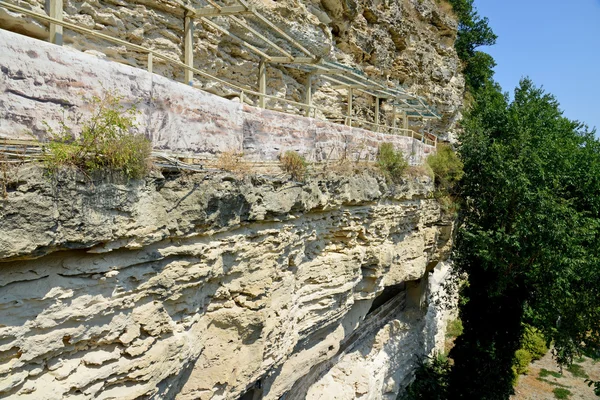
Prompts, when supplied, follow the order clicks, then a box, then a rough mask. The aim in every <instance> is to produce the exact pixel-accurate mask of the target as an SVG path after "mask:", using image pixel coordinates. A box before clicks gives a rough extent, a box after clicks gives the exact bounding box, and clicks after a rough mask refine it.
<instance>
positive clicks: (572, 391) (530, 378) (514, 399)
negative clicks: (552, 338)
mask: <svg viewBox="0 0 600 400" xmlns="http://www.w3.org/2000/svg"><path fill="white" fill-rule="evenodd" d="M575 365H576V366H575V367H572V368H570V370H568V369H567V368H564V369H563V370H562V371H561V369H560V368H559V367H558V366H557V365H556V362H555V361H554V359H553V358H552V352H548V353H547V354H546V355H545V356H544V357H543V358H542V359H541V360H538V361H534V362H533V363H531V365H530V366H529V373H528V374H527V375H521V376H520V377H519V383H518V384H517V386H516V387H515V395H514V396H511V400H546V399H569V400H578V399H585V400H600V397H597V396H596V395H595V394H594V391H593V390H592V388H590V387H588V385H587V384H586V383H585V377H584V376H582V375H583V374H585V375H587V376H589V379H592V380H596V381H598V380H600V361H594V360H592V359H590V358H587V357H582V358H580V359H576V360H575ZM577 366H579V367H577ZM573 372H574V373H575V375H574V374H573ZM576 375H579V376H576ZM555 391H558V393H555Z"/></svg>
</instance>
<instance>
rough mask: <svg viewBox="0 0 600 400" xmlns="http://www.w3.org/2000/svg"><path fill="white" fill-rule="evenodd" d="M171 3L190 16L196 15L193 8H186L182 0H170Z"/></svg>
mask: <svg viewBox="0 0 600 400" xmlns="http://www.w3.org/2000/svg"><path fill="white" fill-rule="evenodd" d="M172 1H173V2H174V3H175V4H177V5H178V6H179V7H181V8H183V10H184V11H187V12H188V13H190V14H191V15H194V14H195V13H196V10H195V9H194V8H193V7H190V6H188V5H187V4H185V3H184V2H183V1H182V0H172Z"/></svg>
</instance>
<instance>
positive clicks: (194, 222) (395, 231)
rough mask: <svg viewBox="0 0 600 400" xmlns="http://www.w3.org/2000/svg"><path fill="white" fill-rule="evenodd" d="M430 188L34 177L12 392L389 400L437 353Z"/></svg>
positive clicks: (6, 247) (10, 287)
mask: <svg viewBox="0 0 600 400" xmlns="http://www.w3.org/2000/svg"><path fill="white" fill-rule="evenodd" d="M432 189H433V188H432V182H431V180H430V179H429V178H407V179H406V181H405V182H404V183H403V184H401V185H397V186H395V187H394V186H388V185H387V184H386V183H385V181H384V180H382V179H381V178H378V177H377V176H375V175H373V174H372V173H370V172H368V171H364V172H363V173H362V174H358V175H353V176H348V177H342V176H334V175H323V176H320V177H315V178H312V179H310V180H309V181H307V182H306V183H305V184H299V183H297V182H290V181H286V180H280V179H273V178H266V177H260V176H253V177H246V178H243V179H242V178H239V179H238V178H234V177H232V176H230V175H228V174H214V173H213V174H208V173H206V174H202V173H198V174H193V175H186V176H176V175H170V176H169V175H166V176H163V175H161V174H160V173H155V174H154V175H153V176H152V177H150V178H147V179H146V180H145V181H138V182H133V183H129V184H123V183H109V182H104V183H102V182H97V183H95V184H94V185H91V184H90V183H88V182H86V181H83V180H80V179H77V177H55V178H53V179H50V178H48V177H44V176H42V175H41V174H40V171H39V170H38V169H36V168H33V167H30V168H26V169H23V170H21V171H20V172H19V175H18V176H17V177H15V179H14V180H13V182H12V183H11V184H10V186H9V191H8V195H7V198H5V199H0V237H2V238H3V240H2V241H1V242H0V259H1V263H0V315H1V325H0V357H1V359H2V362H1V363H0V396H2V397H9V398H18V399H91V398H95V399H115V398H118V399H136V398H156V399H169V398H177V399H238V398H242V399H252V398H261V397H260V396H261V395H262V396H263V397H262V398H264V399H279V398H282V396H284V395H285V396H286V397H285V398H286V399H290V398H291V399H296V398H297V399H301V398H308V399H313V398H319V394H320V393H336V394H335V396H334V397H327V398H332V399H333V398H336V399H354V398H364V399H392V398H394V396H395V395H396V393H397V392H398V391H399V390H401V389H402V387H403V385H405V384H406V383H407V381H408V380H410V374H411V370H412V368H413V366H414V362H415V359H416V357H417V356H418V355H419V354H425V353H428V352H429V351H431V347H432V345H431V344H430V343H432V340H430V338H428V334H427V333H425V332H427V326H428V324H429V325H430V324H431V322H430V318H428V317H426V310H425V308H424V307H425V306H426V301H425V296H426V287H427V285H426V283H427V275H428V274H427V271H430V270H432V269H433V267H434V266H435V265H436V264H437V263H438V261H439V260H441V259H443V258H445V257H446V255H447V251H448V248H449V245H450V232H451V225H450V224H449V223H448V222H445V221H444V219H443V218H442V214H441V211H440V207H439V205H438V203H437V202H436V201H435V200H434V199H432V198H431V193H432ZM429 336H431V335H429ZM242 396H243V397H242Z"/></svg>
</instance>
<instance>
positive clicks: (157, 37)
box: [0, 0, 464, 136]
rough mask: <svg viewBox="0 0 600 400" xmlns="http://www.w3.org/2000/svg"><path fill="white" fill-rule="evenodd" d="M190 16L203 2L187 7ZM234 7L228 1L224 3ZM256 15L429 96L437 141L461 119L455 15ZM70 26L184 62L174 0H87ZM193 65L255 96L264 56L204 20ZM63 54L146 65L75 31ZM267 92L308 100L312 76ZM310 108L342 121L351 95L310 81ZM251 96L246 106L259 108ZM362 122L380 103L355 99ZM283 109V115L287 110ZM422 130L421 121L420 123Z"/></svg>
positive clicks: (424, 11) (374, 6)
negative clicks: (434, 111) (306, 93)
mask: <svg viewBox="0 0 600 400" xmlns="http://www.w3.org/2000/svg"><path fill="white" fill-rule="evenodd" d="M12 2H13V3H15V4H17V5H20V6H22V7H25V8H30V9H33V10H35V11H37V12H40V13H44V4H45V3H44V1H43V0H13V1H12ZM188 3H189V4H190V5H191V6H193V7H205V6H206V4H207V3H206V2H204V1H201V0H191V1H189V2H188ZM225 3H228V4H233V2H224V3H222V4H225ZM250 3H251V4H252V5H254V6H256V7H257V9H259V10H260V12H261V13H263V14H264V15H265V16H266V17H267V18H269V19H270V20H271V21H272V22H273V23H275V24H276V25H277V26H279V27H280V28H282V29H283V30H284V31H285V32H287V33H288V34H290V35H291V36H292V37H293V38H294V39H295V40H296V41H298V42H299V43H300V44H301V45H302V46H304V47H305V48H307V49H308V50H310V51H311V52H312V53H313V54H314V55H316V56H317V57H324V58H326V59H329V60H333V61H335V62H339V63H342V64H344V65H347V66H349V67H356V66H358V67H360V68H361V69H362V70H364V71H365V73H366V74H367V75H368V76H370V77H375V78H378V79H380V80H382V81H388V82H389V83H391V84H394V85H396V84H402V85H404V86H405V87H406V89H407V90H408V91H409V92H411V93H414V94H418V95H421V96H424V97H425V98H426V99H427V100H428V101H429V103H430V104H432V105H433V106H435V107H436V108H437V110H438V111H439V112H440V113H441V114H442V115H443V119H442V120H441V121H439V122H435V123H433V126H432V127H431V129H433V131H434V132H435V133H437V134H439V135H442V136H445V135H446V134H448V133H450V134H451V133H452V132H453V130H454V123H455V121H456V120H457V118H459V117H460V113H459V109H460V107H461V105H462V94H463V89H464V79H463V77H462V75H461V73H460V68H461V64H460V61H459V59H458V57H457V55H456V52H455V50H454V46H453V44H454V40H455V37H456V29H457V23H456V20H455V19H454V17H453V15H452V12H451V7H450V6H449V5H448V3H446V2H445V1H436V0H400V1H389V0H322V1H316V0H312V1H311V0H283V1H271V0H255V1H251V2H250ZM64 18H65V20H67V21H70V22H74V23H77V24H79V25H81V26H83V27H86V28H89V29H95V30H98V31H101V32H102V33H105V34H108V35H110V36H113V37H116V38H121V39H123V40H127V41H129V42H131V43H134V44H139V45H143V46H145V47H148V48H151V49H155V50H159V51H160V52H161V53H162V54H164V55H167V56H169V57H172V58H175V59H177V60H182V58H183V48H184V46H183V33H184V30H183V28H184V22H183V21H184V19H183V12H182V9H181V8H180V7H178V6H177V3H176V2H175V1H147V0H143V1H135V2H125V1H120V0H103V1H98V0H91V1H69V2H65V9H64ZM221 18H222V19H219V18H217V19H216V20H215V21H216V22H217V23H218V24H219V25H220V26H222V27H224V28H227V29H229V30H230V32H231V33H233V34H234V35H238V36H240V37H243V38H245V39H247V40H249V41H250V42H251V43H253V44H254V45H255V46H257V47H258V48H260V49H263V50H265V49H266V47H265V43H264V42H262V41H261V40H259V39H258V38H257V37H255V36H253V35H251V34H250V35H249V34H248V33H247V31H246V30H245V29H242V27H241V26H240V25H239V24H236V23H234V22H232V21H231V20H228V19H226V18H223V17H221ZM241 18H242V21H245V22H246V23H247V24H249V25H251V26H252V27H255V28H256V29H258V30H260V32H262V33H264V34H265V35H266V36H267V37H268V38H269V39H271V40H272V41H274V42H276V43H277V44H278V45H280V46H283V47H284V48H285V50H287V51H291V50H292V46H290V44H289V42H287V41H286V40H283V39H282V38H281V37H280V36H277V35H276V34H274V33H273V31H272V30H271V31H269V30H266V29H264V26H263V25H261V24H260V23H259V21H257V20H256V18H253V17H249V16H243V17H241ZM0 28H3V29H7V30H12V31H15V32H18V33H23V34H26V35H29V36H32V37H36V38H41V39H46V38H47V37H48V33H47V25H46V24H45V23H42V22H40V21H37V20H34V19H32V18H30V17H24V16H22V15H20V14H18V13H14V12H10V11H7V10H3V9H1V8H0ZM194 39H195V40H194V66H196V67H197V68H198V69H200V70H203V71H206V72H208V73H210V74H212V75H215V76H217V77H219V78H222V79H225V80H227V81H229V82H234V83H236V84H238V85H241V86H246V87H250V88H254V89H255V90H256V89H257V85H258V83H257V74H258V62H259V56H258V55H257V54H256V53H253V52H252V51H250V50H249V49H248V48H245V47H240V44H239V42H237V41H236V40H235V39H233V38H231V37H229V36H227V35H224V34H222V33H220V32H218V31H216V30H215V29H214V28H211V27H210V26H208V25H206V24H205V23H203V22H200V21H198V22H197V23H196V25H195V30H194ZM64 41H65V45H66V46H69V47H73V48H76V49H79V50H82V51H86V52H89V53H91V54H94V55H97V56H100V57H107V58H109V59H111V60H116V61H119V62H122V63H125V64H128V65H131V66H135V67H139V68H146V65H147V56H146V55H145V54H142V53H136V52H134V51H131V50H128V49H126V48H124V47H123V46H120V45H115V44H110V43H108V44H107V42H105V41H102V40H100V39H95V38H90V37H86V36H83V35H81V34H79V33H75V32H67V33H66V34H65V38H64ZM154 71H155V72H157V73H159V74H161V75H163V76H166V77H167V78H171V79H176V80H179V81H180V82H181V81H183V71H182V69H181V68H180V67H174V66H171V65H167V64H165V63H164V62H162V61H161V60H158V59H156V60H154ZM267 78H268V79H267V93H268V94H271V95H275V96H279V97H283V96H285V97H286V98H288V99H290V100H295V101H300V102H301V101H303V99H304V86H305V81H306V79H307V77H306V74H305V73H303V72H301V71H298V70H297V69H290V68H287V67H285V66H284V65H281V64H271V65H269V66H268V71H267ZM194 83H195V85H196V86H198V87H201V88H202V89H204V90H205V91H208V92H213V93H217V94H220V95H224V96H227V97H234V96H237V94H235V93H234V92H232V91H231V89H228V88H227V87H224V86H222V85H220V84H216V83H214V82H208V81H206V80H203V79H201V78H200V77H198V76H197V75H196V77H195V81H194ZM314 91H315V93H314V102H315V104H317V105H318V106H319V107H321V108H322V109H323V111H322V112H320V114H321V116H325V115H327V116H330V117H331V116H334V115H340V114H343V113H344V112H345V98H346V92H345V91H338V90H334V89H333V87H332V85H331V84H330V83H328V82H326V81H325V80H323V79H320V78H317V77H315V78H314ZM256 100H257V99H256V98H252V97H249V98H248V101H250V102H251V103H252V102H256ZM354 104H355V108H356V115H357V116H360V117H361V118H367V119H369V120H370V121H372V120H373V116H374V110H373V108H374V99H373V97H372V96H370V95H366V94H357V98H356V99H355V103H354ZM279 106H281V107H283V108H286V107H290V106H286V105H284V104H283V103H282V104H280V105H279ZM391 117H392V114H391V109H390V107H389V106H386V103H385V102H384V103H383V105H382V109H381V118H382V120H384V121H388V123H389V120H390V118H391ZM415 124H416V125H418V123H417V122H415Z"/></svg>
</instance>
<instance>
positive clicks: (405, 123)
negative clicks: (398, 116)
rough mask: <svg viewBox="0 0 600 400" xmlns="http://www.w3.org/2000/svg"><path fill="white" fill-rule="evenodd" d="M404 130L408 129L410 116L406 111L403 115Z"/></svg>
mask: <svg viewBox="0 0 600 400" xmlns="http://www.w3.org/2000/svg"><path fill="white" fill-rule="evenodd" d="M402 128H403V129H408V114H407V113H406V111H405V112H403V113H402Z"/></svg>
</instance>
